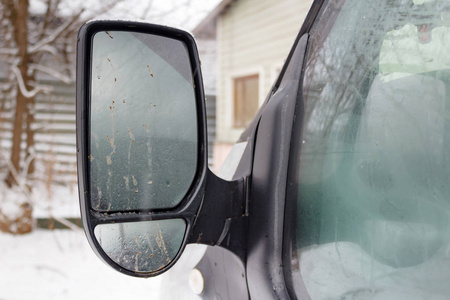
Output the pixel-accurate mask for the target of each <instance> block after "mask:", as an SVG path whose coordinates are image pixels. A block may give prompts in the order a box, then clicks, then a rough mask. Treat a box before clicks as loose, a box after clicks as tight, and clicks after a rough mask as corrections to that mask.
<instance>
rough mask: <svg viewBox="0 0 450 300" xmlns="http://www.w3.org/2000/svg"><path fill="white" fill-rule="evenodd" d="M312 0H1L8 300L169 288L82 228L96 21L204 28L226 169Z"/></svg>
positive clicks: (2, 228)
mask: <svg viewBox="0 0 450 300" xmlns="http://www.w3.org/2000/svg"><path fill="white" fill-rule="evenodd" d="M310 5H311V0H278V1H273V0H207V1H205V0H203V1H202V0H164V1H162V0H159V1H158V0H153V1H152V0H147V1H144V0H127V1H123V0H109V1H92V0H84V1H81V0H1V1H0V22H1V25H0V37H1V38H0V265H1V266H2V267H1V270H0V300H6V299H26V298H31V297H32V298H33V299H60V298H61V297H64V299H78V298H80V297H89V298H93V297H97V298H99V299H103V298H108V299H119V298H120V299H122V298H123V297H124V296H126V297H127V298H128V297H129V296H131V297H133V296H146V297H148V298H151V296H155V298H157V297H158V295H159V294H158V288H157V287H158V278H156V279H149V280H140V279H135V278H131V277H126V276H125V275H122V274H119V273H117V272H116V271H114V270H112V269H110V268H109V267H107V266H106V265H103V263H101V262H100V261H99V260H98V259H97V258H96V257H95V255H94V253H93V252H92V251H91V249H90V248H89V245H88V243H87V241H86V240H85V237H84V233H83V232H82V229H81V224H80V216H79V206H78V187H77V178H76V154H75V153H76V146H75V144H76V141H75V132H76V128H75V54H76V53H75V49H76V36H77V32H78V28H79V27H80V26H81V25H82V24H83V23H85V22H87V21H89V20H92V19H114V20H116V19H125V20H143V21H146V22H150V23H158V24H166V25H169V26H175V27H179V28H182V29H185V30H188V31H190V32H192V33H193V35H194V36H195V38H196V41H197V44H198V48H199V55H200V60H201V63H202V72H203V80H204V86H205V94H206V106H207V121H208V143H209V148H208V152H209V153H208V155H209V164H210V167H211V169H212V170H214V171H215V172H216V171H218V170H219V169H220V167H221V165H222V163H223V161H224V159H225V157H226V156H227V154H228V153H229V151H230V150H231V147H232V146H233V144H234V143H235V142H236V141H237V140H238V138H239V136H240V134H241V133H242V131H243V130H244V128H245V127H246V126H247V125H248V124H249V123H250V121H251V120H252V118H253V116H254V115H255V113H256V112H257V110H258V108H259V106H260V105H261V104H262V103H263V102H264V99H265V97H266V95H267V93H268V92H269V90H270V87H271V85H272V83H273V82H274V80H275V79H276V77H277V75H278V73H279V71H280V70H281V68H282V66H283V62H284V60H285V58H286V56H287V54H288V52H289V50H290V47H291V45H292V44H293V42H294V39H295V37H296V34H297V33H298V31H299V29H300V26H301V24H302V23H303V20H304V18H305V16H306V14H307V12H308V9H309V7H310Z"/></svg>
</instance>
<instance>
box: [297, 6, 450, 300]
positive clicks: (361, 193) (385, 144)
mask: <svg viewBox="0 0 450 300" xmlns="http://www.w3.org/2000/svg"><path fill="white" fill-rule="evenodd" d="M449 26H450V1H420V3H419V1H359V0H350V1H345V3H344V1H335V2H332V1H330V2H328V4H327V5H326V8H325V9H324V10H323V11H322V15H321V19H320V21H319V22H318V23H317V24H316V25H315V28H314V29H313V32H312V34H311V37H310V41H309V48H308V54H307V55H308V57H307V66H306V70H305V78H304V99H305V115H304V123H303V132H302V134H303V135H302V138H301V154H300V156H299V157H298V165H297V168H298V172H297V182H298V193H297V197H298V199H297V220H296V228H297V230H298V232H297V234H296V236H295V237H293V238H294V240H295V245H296V247H297V249H298V251H295V253H293V255H292V256H293V260H292V263H293V264H298V265H297V266H294V267H291V268H292V270H293V277H294V280H296V284H295V287H294V288H296V289H300V288H301V284H299V281H303V282H304V285H305V286H306V289H307V290H308V292H309V294H310V296H311V298H312V299H336V298H338V299H367V298H369V299H424V298H425V299H428V298H435V297H437V298H439V297H440V298H439V299H441V298H442V299H445V298H448V297H449V295H450V286H449V285H448V282H449V281H450V201H449V199H450V185H449V179H450V52H449V51H448V49H449V46H450V30H449V29H450V27H449ZM295 270H299V272H300V274H296V271H295Z"/></svg>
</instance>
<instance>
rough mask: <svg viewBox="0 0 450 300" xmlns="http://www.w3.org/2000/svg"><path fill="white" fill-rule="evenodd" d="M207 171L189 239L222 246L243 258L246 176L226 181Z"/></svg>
mask: <svg viewBox="0 0 450 300" xmlns="http://www.w3.org/2000/svg"><path fill="white" fill-rule="evenodd" d="M207 172H208V173H207V177H206V189H205V194H204V198H203V201H202V205H201V207H200V209H199V214H198V215H197V218H196V221H195V224H194V226H193V228H192V231H191V234H190V236H189V239H188V241H187V242H188V243H196V244H206V245H210V246H221V247H223V248H226V249H228V250H230V251H232V252H233V253H235V254H236V255H238V256H239V257H240V258H242V259H244V258H245V248H246V242H245V241H246V232H247V230H246V228H247V215H248V214H247V208H246V206H247V200H246V199H247V195H248V193H247V188H246V187H247V178H245V177H244V178H239V179H236V180H233V181H227V180H224V179H221V178H219V177H217V176H216V175H215V174H214V173H212V172H211V171H210V170H209V169H208V171H207Z"/></svg>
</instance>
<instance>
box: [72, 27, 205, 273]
mask: <svg viewBox="0 0 450 300" xmlns="http://www.w3.org/2000/svg"><path fill="white" fill-rule="evenodd" d="M99 36H101V37H103V40H105V41H106V42H101V43H103V44H101V43H100V42H99V41H100V40H99V39H96V37H99ZM97 41H98V42H97ZM108 41H110V42H111V43H112V42H114V43H113V44H111V45H113V46H111V45H109V44H105V43H107V42H108ZM119 41H123V42H119ZM125 41H130V42H129V43H128V42H125ZM158 41H162V42H161V43H160V42H158ZM138 45H139V46H138ZM170 45H181V46H179V49H180V50H179V51H180V52H179V53H181V54H174V55H172V56H170V55H169V54H168V53H169V52H170V51H174V50H173V48H174V47H173V46H170ZM112 47H115V48H112ZM121 51H122V52H123V53H125V54H127V53H128V54H127V55H129V58H128V57H127V59H129V60H124V61H122V64H121V65H120V66H119V67H117V65H116V66H114V65H113V62H111V60H112V58H111V57H112V56H109V55H110V54H111V55H115V56H114V57H116V58H118V59H121V57H123V55H122V54H121V53H122V52H121ZM130 53H131V54H130ZM136 53H143V54H142V57H143V58H145V61H142V63H141V62H140V61H139V60H138V59H137V58H136V56H137V55H138V54H136ZM183 53H184V54H183ZM125 54H124V55H125ZM150 54H151V55H150ZM102 55H103V56H102ZM139 55H140V54H139ZM152 55H153V56H152ZM149 56H152V57H153V58H152V59H153V61H154V62H155V63H154V65H155V66H156V65H157V67H153V66H154V65H151V66H150V64H149V63H148V62H147V58H149ZM133 59H134V61H133ZM149 59H151V57H150V58H149ZM128 61H129V63H128ZM124 62H126V63H124ZM138 63H140V65H139V66H140V67H142V70H141V71H142V72H144V71H145V72H147V75H148V76H147V77H148V80H149V81H148V82H147V81H144V79H142V80H143V81H142V82H141V81H140V80H141V78H142V77H143V76H141V75H139V74H140V73H139V72H140V71H139V70H137V69H138V68H136V64H138ZM184 65H187V66H190V68H186V67H183V66H184ZM110 66H111V68H110V69H108V68H109V67H110ZM140 67H139V68H140ZM127 68H128V69H127ZM153 68H154V69H153ZM158 68H159V70H161V72H158V74H157V73H156V71H155V70H158ZM99 70H100V71H99ZM108 70H109V71H108ZM99 72H100V73H101V76H100V73H99ZM113 72H115V73H113ZM153 73H155V74H153ZM124 74H125V75H126V76H122V75H124ZM160 74H161V75H160ZM164 76H166V77H164ZM157 77H158V78H162V79H160V80H161V81H160V82H159V84H158V85H155V87H154V88H152V89H150V87H151V84H154V82H150V80H153V79H154V78H157ZM112 78H114V79H113V80H112ZM168 78H170V80H169V79H168ZM174 78H175V79H174ZM177 78H178V79H177ZM121 79H124V80H128V81H126V82H125V83H123V84H122V83H121V82H119V81H120V80H121ZM102 80H103V81H102ZM145 80H147V79H145ZM98 82H101V84H99V83H98ZM120 84H122V85H120ZM169 87H173V88H169ZM113 88H114V90H113V92H111V91H110V89H113ZM174 90H175V91H174ZM124 91H127V93H128V94H127V95H128V96H129V94H130V93H134V92H136V91H139V93H140V94H136V95H137V96H136V97H134V96H133V97H130V99H132V100H130V101H128V98H127V99H125V98H124V96H123V95H122V94H120V93H124ZM152 91H154V94H152V93H153V92H152ZM186 91H187V92H186ZM136 93H137V92H136ZM189 93H191V94H192V102H191V103H190V104H189V103H188V104H186V103H185V102H183V101H184V100H183V99H184V98H185V97H187V96H185V95H186V94H189ZM125 94H126V93H125ZM133 95H134V94H133ZM161 95H162V96H161ZM138 96H139V97H138ZM116 97H117V99H116ZM76 98H77V99H76V105H77V112H76V115H77V167H78V185H79V195H80V207H81V217H82V221H83V226H84V229H85V233H86V236H87V238H88V241H89V243H90V245H91V247H92V248H93V250H94V251H95V253H96V254H97V255H98V256H99V258H100V259H101V260H103V261H104V262H105V263H107V264H108V265H110V266H111V267H113V268H115V269H116V270H118V271H120V272H122V273H125V274H127V275H131V276H136V277H151V276H156V275H159V274H161V273H162V272H164V271H166V270H168V269H169V268H170V267H171V266H173V264H174V263H175V262H176V261H177V260H178V258H179V257H180V255H181V253H182V252H183V249H184V247H185V246H186V244H187V242H188V240H189V234H190V233H191V232H192V228H193V226H194V223H195V221H196V217H197V215H199V211H200V207H201V204H202V200H203V198H204V194H205V186H206V178H207V174H208V172H209V170H208V167H207V135H206V112H205V104H204V99H205V96H204V92H203V83H202V78H201V71H200V62H199V58H198V52H197V48H196V44H195V41H194V39H193V37H192V36H191V35H190V34H189V33H187V32H185V31H182V30H179V29H175V28H170V27H165V26H160V25H152V24H147V23H139V22H125V21H93V22H89V23H87V24H85V25H83V26H82V27H81V29H80V31H79V34H78V43H77V96H76ZM137 98H139V99H142V100H139V101H137V100H135V99H137ZM105 99H106V100H105ZM102 101H111V103H112V104H110V105H109V108H108V107H106V106H107V105H106V102H102ZM132 101H135V105H137V106H135V107H134V110H131V109H130V112H128V111H127V110H126V109H125V108H119V105H122V104H123V107H125V106H124V105H125V103H127V104H129V103H130V102H132ZM157 101H160V102H157ZM168 101H173V103H172V104H170V103H168ZM177 101H178V102H177ZM155 103H156V104H155ZM180 105H181V107H182V108H179V107H180ZM183 105H185V106H183ZM98 107H100V108H98ZM104 107H106V110H105V109H104ZM156 107H158V108H160V107H161V110H159V111H156V109H155V110H154V111H152V110H151V109H153V108H156ZM177 107H178V111H179V112H177ZM120 109H121V110H120ZM108 110H109V111H111V112H108ZM186 110H190V111H192V113H191V116H190V117H189V120H190V121H185V117H184V116H185V115H186ZM168 112H170V114H169V113H168ZM108 114H109V115H108ZM109 117H110V118H111V119H112V118H114V122H113V121H106V119H107V118H109ZM147 117H148V118H149V120H150V121H149V122H150V123H152V124H159V125H155V126H157V127H156V129H155V130H154V131H152V136H151V137H147V138H145V137H144V135H145V131H144V130H146V132H147V133H149V132H150V130H148V128H147V124H146V123H145V122H147ZM140 118H141V119H142V121H141V120H140ZM108 120H109V119H108ZM131 120H132V121H136V122H138V123H136V124H137V125H136V126H135V128H136V129H134V127H131V126H129V125H127V124H128V123H126V122H129V121H131ZM144 120H145V122H144ZM121 122H122V123H121ZM139 122H140V123H139ZM183 122H184V123H183ZM194 123H195V124H194ZM99 124H100V125H99ZM105 124H106V125H105ZM111 124H115V125H117V124H121V125H123V126H121V128H119V129H117V128H114V127H111V128H109V127H108V126H111ZM158 126H159V127H158ZM171 126H173V128H169V129H168V130H167V131H165V130H166V128H168V127H171ZM105 128H106V129H105ZM105 130H106V131H105ZM108 130H110V131H112V133H111V134H105V132H109V131H108ZM121 130H122V131H121ZM121 132H122V133H121ZM140 132H142V133H140ZM114 134H116V136H114ZM97 136H100V138H97ZM169 136H170V138H167V137H169ZM186 136H189V139H190V140H189V145H190V146H189V147H191V146H192V148H189V147H187V146H184V145H187V144H186V143H185V142H186V141H185V140H186V138H185V137H186ZM126 138H128V140H126ZM121 139H123V142H120V140H121ZM194 141H195V142H194ZM121 143H122V144H123V147H122V148H120V147H121ZM138 143H141V145H144V146H143V147H144V148H145V145H149V144H150V145H152V147H151V148H148V149H147V148H145V149H147V150H148V151H147V152H146V154H145V155H147V156H145V155H144V154H140V152H138V151H139V150H133V149H140V148H139V147H137V146H136V145H137V144H138ZM165 143H167V144H165ZM99 144H100V146H99ZM102 145H106V146H102ZM161 145H163V146H161ZM102 147H103V148H102ZM104 147H111V148H112V150H111V149H109V148H108V150H105V149H104ZM158 147H159V148H158ZM160 148H161V150H158V149H160ZM166 148H171V149H175V150H171V151H169V153H171V154H170V156H169V155H168V156H167V157H165V158H164V155H165V153H166V152H165V151H164V149H166ZM96 149H97V150H96ZM127 149H128V160H127V159H126V158H127V153H126V151H127ZM105 151H106V152H105ZM133 151H134V152H133ZM158 151H160V152H158ZM174 151H175V153H177V154H173V153H174ZM105 153H106V154H107V155H106V157H105V155H104V154H105ZM130 153H132V154H133V155H131V154H130ZM150 154H151V155H150ZM121 155H122V156H121ZM176 155H178V157H179V159H178V160H175V159H174V157H175V156H176ZM130 157H131V158H130ZM134 157H136V161H133V162H130V161H132V160H133V159H134ZM161 157H163V158H164V159H163V158H161ZM139 159H140V160H139ZM142 161H148V166H145V168H144V169H140V168H141V166H142V165H143V163H142ZM174 161H175V162H174ZM99 162H100V163H99ZM118 163H120V164H118ZM164 166H166V167H164ZM156 168H158V170H160V171H155V172H154V173H155V176H154V177H152V178H151V179H148V178H147V177H145V179H142V178H143V176H144V175H145V176H147V174H148V173H151V171H152V170H153V169H156ZM183 170H187V171H186V172H184V171H183ZM125 171H127V172H128V173H129V174H128V173H126V172H125ZM133 172H134V173H133ZM136 172H137V173H136ZM139 172H140V173H139ZM124 174H125V175H124ZM133 174H134V175H133ZM143 174H144V175H143ZM180 174H181V175H180ZM185 174H187V175H185ZM141 175H142V176H141ZM171 176H172V179H170V177H171ZM181 176H184V177H181ZM167 178H169V179H167ZM122 179H123V180H122ZM172 182H173V183H172ZM144 183H145V184H144ZM170 183H172V186H170ZM117 184H119V186H120V187H121V188H119V189H117V188H116V189H114V188H113V186H116V185H117ZM164 184H166V185H167V188H166V189H164V188H165V187H164ZM130 186H131V187H132V188H130V191H129V192H128V193H125V192H124V193H123V194H121V191H122V190H127V189H128V188H129V187H130ZM133 186H134V188H133ZM169 186H170V188H169ZM177 189H178V190H177ZM164 190H165V191H166V192H164ZM174 191H175V192H176V193H175V192H174ZM161 193H162V194H161ZM164 193H166V194H164ZM175 194H176V195H175ZM159 195H162V196H159ZM167 195H169V196H167ZM174 195H175V196H174ZM158 197H159V198H161V199H163V200H164V199H167V198H170V197H172V198H173V199H172V200H173V201H172V202H170V203H163V204H160V202H158V201H157V199H158ZM175 197H176V199H175ZM155 199H156V200H155ZM125 200H126V201H127V202H123V201H125ZM169 200H170V199H169ZM169 200H168V201H169ZM136 201H137V202H136ZM124 203H125V204H124ZM175 240H176V242H172V241H175ZM144 245H145V246H144Z"/></svg>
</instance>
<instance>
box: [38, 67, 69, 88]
mask: <svg viewBox="0 0 450 300" xmlns="http://www.w3.org/2000/svg"><path fill="white" fill-rule="evenodd" d="M30 68H31V69H35V70H38V71H41V72H43V73H46V74H48V75H50V76H52V77H53V78H55V79H58V80H60V81H62V82H64V83H66V84H70V83H72V82H73V80H72V79H71V78H70V77H68V76H66V75H64V74H61V73H59V72H57V71H55V70H54V69H52V68H49V67H46V66H43V65H38V64H31V65H30Z"/></svg>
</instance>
